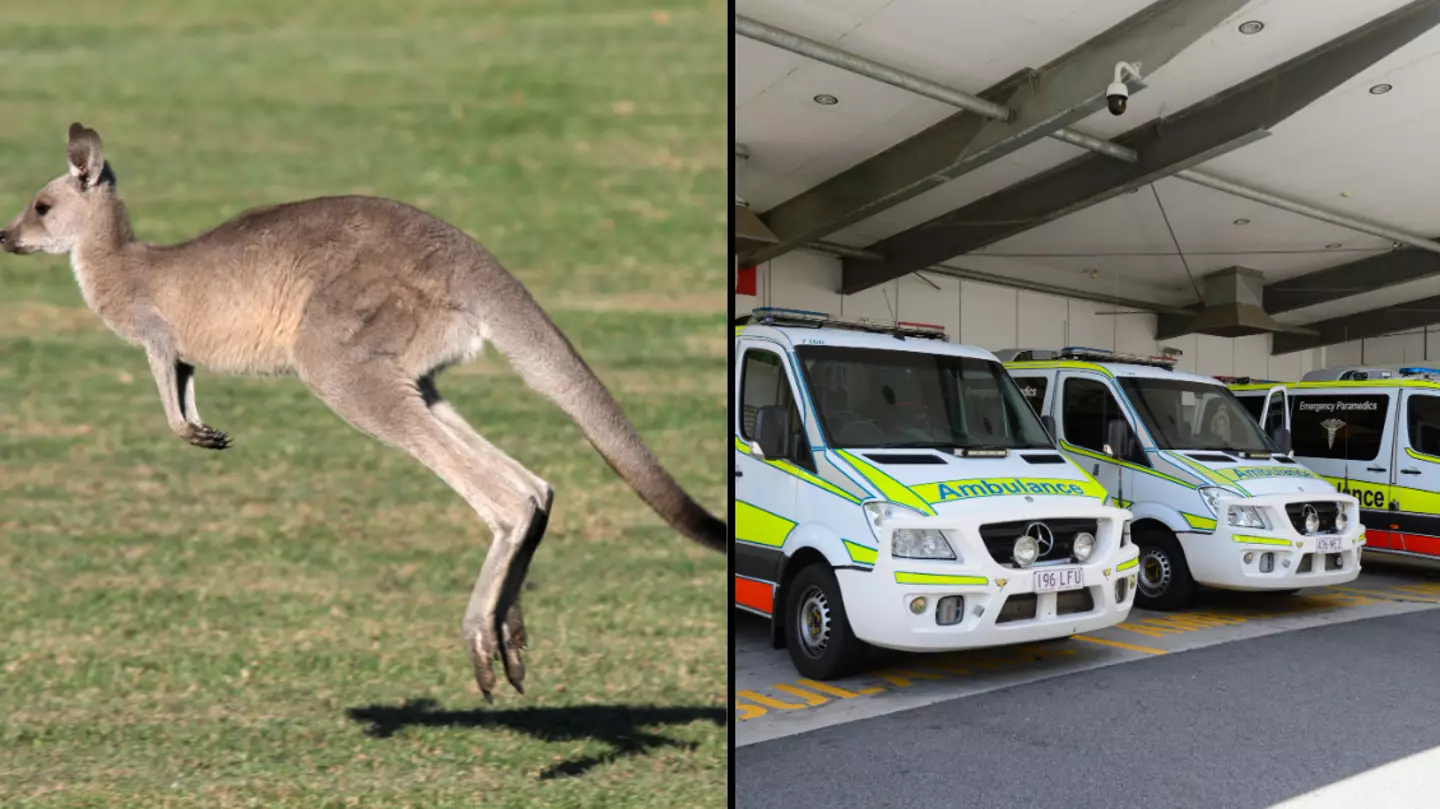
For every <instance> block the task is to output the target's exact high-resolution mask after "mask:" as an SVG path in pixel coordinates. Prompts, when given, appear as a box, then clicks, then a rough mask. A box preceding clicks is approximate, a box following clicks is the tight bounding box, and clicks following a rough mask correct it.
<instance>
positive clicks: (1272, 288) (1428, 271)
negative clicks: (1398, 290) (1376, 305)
mask: <svg viewBox="0 0 1440 809" xmlns="http://www.w3.org/2000/svg"><path fill="white" fill-rule="evenodd" d="M1436 276H1440V255H1436V254H1435V253H1431V252H1429V251H1427V250H1416V249H1414V248H1410V247H1405V248H1400V249H1398V250H1393V251H1391V252H1389V253H1381V254H1379V255H1374V256H1366V257H1365V258H1362V259H1358V260H1356V261H1350V262H1347V263H1345V264H1339V265H1336V266H1334V267H1327V268H1325V269H1323V270H1316V271H1314V272H1308V273H1305V274H1304V275H1299V276H1296V277H1294V278H1287V279H1285V280H1284V281H1276V282H1275V283H1273V284H1266V285H1265V311H1267V312H1269V313H1270V314H1272V315H1273V314H1278V313H1280V312H1293V311H1295V310H1296V309H1304V308H1305V307H1307V306H1316V305H1319V304H1322V303H1330V302H1331V301H1338V300H1341V299H1343V298H1349V297H1352V296H1354V295H1359V294H1361V293H1365V292H1374V291H1375V290H1377V289H1384V288H1385V287H1389V286H1395V285H1396V284H1404V283H1407V282H1410V281H1420V280H1423V279H1426V278H1434V277H1436Z"/></svg>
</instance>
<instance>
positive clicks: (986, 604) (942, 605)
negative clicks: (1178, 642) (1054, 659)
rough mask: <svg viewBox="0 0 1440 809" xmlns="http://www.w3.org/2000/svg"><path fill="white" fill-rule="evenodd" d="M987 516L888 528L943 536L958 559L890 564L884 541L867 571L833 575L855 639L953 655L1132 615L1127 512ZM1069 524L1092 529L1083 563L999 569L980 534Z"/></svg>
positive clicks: (1100, 509)
mask: <svg viewBox="0 0 1440 809" xmlns="http://www.w3.org/2000/svg"><path fill="white" fill-rule="evenodd" d="M987 505H988V504H987ZM985 511H986V512H987V513H985V514H965V515H964V516H963V517H957V516H947V515H939V516H935V517H928V518H920V519H918V520H916V519H907V520H901V521H896V522H895V523H894V524H893V525H891V526H887V528H890V527H899V528H904V527H923V528H933V529H938V530H941V531H943V532H944V533H945V535H946V538H947V541H949V543H950V544H951V546H952V547H953V548H954V550H955V552H956V554H957V556H958V557H959V558H958V559H957V560H943V561H942V560H925V559H908V558H894V557H893V556H892V555H891V550H890V547H889V543H888V541H887V540H886V539H884V538H882V539H881V547H880V549H879V553H878V554H877V558H876V562H875V565H874V567H873V568H872V569H868V570H856V569H838V570H836V571H835V575H836V579H837V580H838V582H839V585H840V590H841V597H842V598H843V599H844V603H845V611H846V615H847V617H848V618H849V622H850V627H851V630H852V631H853V632H854V633H855V636H856V637H857V638H859V639H860V640H863V641H865V642H866V643H869V644H872V645H874V646H879V647H883V648H887V649H898V650H902V651H912V652H930V651H952V650H963V649H976V648H984V647H990V646H1003V645H1007V644H1014V643H1029V642H1034V641H1043V640H1051V639H1055V638H1063V637H1068V636H1070V635H1073V634H1076V633H1080V632H1091V631H1095V630H1098V629H1103V628H1105V627H1108V626H1114V625H1115V624H1118V623H1120V622H1121V621H1124V620H1125V619H1126V617H1127V616H1128V615H1129V614H1130V608H1131V606H1132V605H1133V603H1134V592H1135V577H1136V573H1137V568H1138V555H1139V551H1138V549H1137V548H1136V547H1135V545H1134V543H1133V542H1128V541H1126V542H1125V544H1123V545H1122V541H1124V540H1125V532H1124V530H1123V529H1124V525H1125V522H1126V521H1127V520H1128V519H1129V518H1130V512H1128V511H1126V510H1123V509H1116V508H1109V507H1104V506H1098V505H1096V506H1087V507H1078V508H1077V505H1076V504H1075V502H1074V501H1073V500H1070V501H1069V502H1062V503H1058V504H1053V505H1048V504H1047V505H1040V504H1037V503H1024V504H1022V505H1021V506H1020V507H1019V508H1017V507H1016V504H1010V508H1009V509H1003V508H987V509H986V510H985ZM1066 518H1070V519H1075V518H1081V519H1087V520H1088V519H1095V520H1096V521H1097V533H1096V548H1095V551H1094V553H1093V554H1092V555H1091V556H1090V558H1089V559H1087V560H1086V561H1085V562H1083V563H1060V564H1040V565H1036V566H1032V567H1029V568H1020V567H1016V566H1014V564H1013V563H1002V562H999V561H996V560H995V558H994V557H993V556H992V555H991V553H990V552H989V551H988V550H987V548H986V546H985V544H984V542H983V541H982V540H981V535H980V532H979V528H980V526H981V525H984V524H988V523H1008V522H1014V521H1016V520H1017V519H1018V520H1025V521H1045V520H1051V519H1066ZM957 615H958V620H955V621H954V622H953V623H942V621H944V620H947V619H953V618H954V617H955V616H957Z"/></svg>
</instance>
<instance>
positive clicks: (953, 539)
mask: <svg viewBox="0 0 1440 809" xmlns="http://www.w3.org/2000/svg"><path fill="white" fill-rule="evenodd" d="M745 320H747V321H748V322H746V323H745V324H744V325H742V326H737V328H736V331H735V354H734V357H735V359H734V362H735V368H736V373H735V382H734V384H735V388H734V401H735V403H736V406H735V407H734V408H732V412H733V413H734V425H733V428H734V434H735V516H734V530H733V534H734V554H733V562H732V564H733V570H734V572H735V581H734V588H735V591H734V592H735V594H734V599H735V605H736V606H737V607H738V608H740V609H743V610H747V611H750V612H753V613H756V614H758V615H762V616H764V617H766V618H769V619H770V626H771V638H772V642H773V643H774V645H775V648H781V647H786V648H788V649H789V652H790V657H791V659H792V661H793V662H794V665H795V667H796V669H798V670H799V671H800V673H801V674H803V675H805V676H806V677H811V678H815V679H831V678H834V677H840V676H844V675H845V674H847V673H852V672H854V671H855V670H856V669H857V667H858V665H859V664H860V663H861V662H862V660H863V653H864V650H865V649H866V646H867V645H873V646H877V647H885V648H890V649H900V650H907V651H916V652H923V651H942V650H960V649H970V648H979V647H987V646H998V645H1004V644H1012V643H1026V642H1032V641H1038V640H1048V639H1054V638H1062V637H1067V636H1069V635H1072V634H1075V633H1078V632H1088V631H1093V630H1097V629H1102V628H1104V627H1108V626H1112V625H1114V624H1117V623H1120V622H1121V621H1123V620H1124V619H1125V618H1126V616H1127V615H1128V614H1129V612H1130V607H1131V604H1132V603H1133V598H1132V592H1133V588H1134V576H1135V567H1136V557H1137V552H1136V549H1135V547H1134V545H1133V544H1131V543H1130V542H1129V536H1128V532H1127V531H1126V526H1127V521H1128V519H1129V513H1128V512H1126V511H1125V510H1124V509H1120V508H1115V507H1113V506H1111V505H1109V504H1108V500H1109V498H1108V495H1107V493H1106V492H1105V490H1104V489H1103V488H1102V487H1101V486H1100V485H1099V484H1098V483H1097V482H1095V480H1094V479H1093V478H1091V477H1090V476H1089V475H1087V474H1085V472H1084V470H1082V469H1081V468H1079V467H1078V466H1076V465H1075V464H1074V463H1072V462H1071V461H1069V460H1067V459H1066V458H1065V457H1064V456H1063V455H1062V454H1061V453H1060V452H1058V451H1057V449H1056V446H1055V442H1054V440H1053V439H1052V438H1051V436H1050V435H1049V434H1048V433H1047V432H1046V431H1045V428H1044V427H1043V426H1042V424H1041V422H1040V419H1039V418H1038V417H1036V415H1035V413H1034V412H1033V411H1031V409H1030V407H1029V406H1028V405H1027V404H1026V403H1025V399H1024V397H1023V396H1022V395H1021V393H1020V391H1019V390H1018V389H1017V388H1016V387H1015V383H1014V382H1013V381H1012V380H1011V379H1010V377H1009V376H1008V375H1006V373H1005V371H1004V369H1003V368H1002V367H1001V365H1000V363H999V361H997V360H996V359H995V357H994V355H992V354H990V353H988V352H986V351H984V350H982V349H978V348H972V347H969V346H961V345H956V344H954V343H950V342H948V341H947V340H946V339H945V335H944V332H943V330H940V329H938V328H936V327H924V326H919V325H913V324H912V325H907V324H893V325H891V324H877V323H870V322H865V321H855V320H849V321H843V320H839V319H836V318H832V317H830V316H828V315H826V314H823V313H819V312H804V311H799V310H792V309H773V308H765V309H756V310H755V311H754V312H753V313H752V315H750V316H749V317H748V318H745Z"/></svg>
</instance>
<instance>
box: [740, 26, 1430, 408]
mask: <svg viewBox="0 0 1440 809" xmlns="http://www.w3.org/2000/svg"><path fill="white" fill-rule="evenodd" d="M735 13H736V20H735V29H736V32H735V40H734V47H735V57H734V58H735V62H734V73H735V78H734V83H735V98H734V105H735V106H734V120H735V139H736V161H735V162H736V186H735V187H736V221H737V236H736V251H737V267H738V270H739V271H738V273H737V278H738V280H739V283H738V284H737V289H736V295H735V300H736V313H737V315H739V314H744V313H746V312H748V311H749V310H750V309H752V308H754V307H757V306H779V307H791V308H799V309H808V310H817V311H823V312H828V313H832V314H837V315H841V316H846V317H866V318H874V319H879V320H890V321H895V320H899V321H909V322H922V323H930V324H935V325H940V326H943V327H945V329H946V331H947V333H948V334H949V335H951V339H954V340H957V341H959V342H964V343H969V344H973V345H978V346H981V347H984V348H987V349H991V350H996V349H1001V348H1010V347H1041V348H1058V347H1061V346H1065V345H1083V346H1087V347H1095V348H1106V349H1112V350H1116V351H1121V352H1127V353H1139V354H1146V355H1153V354H1157V353H1159V352H1160V351H1161V349H1163V348H1167V347H1168V348H1173V349H1178V350H1180V351H1181V352H1183V353H1182V355H1181V357H1180V359H1179V362H1178V363H1177V365H1176V367H1177V369H1180V370H1187V371H1193V372H1198V373H1203V374H1207V375H1226V376H1251V377H1259V378H1266V379H1277V380H1282V381H1288V380H1295V379H1298V378H1299V377H1300V376H1301V375H1302V374H1304V373H1305V372H1307V371H1310V370H1312V369H1316V368H1321V367H1329V366H1336V365H1350V364H1365V365H1371V366H1395V367H1399V366H1400V365H1405V364H1409V365H1414V364H1417V363H1419V364H1423V363H1427V362H1434V363H1440V328H1433V326H1434V324H1436V323H1440V242H1437V241H1435V240H1434V239H1432V238H1431V236H1430V235H1429V234H1432V233H1435V232H1436V231H1437V230H1440V225H1437V224H1436V222H1435V221H1434V219H1435V216H1434V214H1433V213H1432V212H1433V211H1436V210H1440V205H1437V203H1440V184H1436V183H1435V182H1433V181H1431V180H1430V179H1429V178H1431V177H1433V176H1437V175H1440V171H1437V169H1440V156H1437V154H1436V150H1435V149H1434V148H1433V143H1434V134H1435V132H1436V129H1437V127H1436V124H1435V123H1434V122H1433V120H1432V119H1431V118H1430V116H1432V115H1435V114H1436V110H1437V108H1440V98H1437V97H1436V95H1435V94H1434V93H1433V92H1431V88H1433V87H1434V86H1436V85H1435V83H1434V82H1433V81H1432V80H1433V79H1440V61H1437V60H1436V59H1435V58H1434V57H1435V56H1436V53H1437V51H1440V31H1437V30H1436V28H1435V26H1436V23H1437V21H1440V9H1437V8H1436V7H1435V6H1434V5H1433V4H1429V3H1414V2H1412V3H1402V2H1396V1H1395V0H1367V2H1364V3H1353V2H1340V1H1339V0H1332V1H1329V2H1316V1H1315V0H1268V1H1266V0H1252V2H1245V0H1160V2H1149V1H1148V0H1099V1H1097V2H1080V0H1005V1H1004V2H1000V0H992V1H991V2H967V3H946V2H933V1H930V0H891V1H888V2H887V0H846V1H845V2H835V3H817V2H806V1H805V0H738V2H737V3H736V6H735ZM1122 61H1123V62H1126V63H1129V64H1130V65H1133V66H1135V67H1136V68H1137V69H1138V72H1139V76H1140V78H1139V79H1138V80H1137V79H1136V77H1135V75H1134V74H1133V73H1131V72H1129V71H1124V72H1123V79H1124V81H1125V84H1126V86H1127V88H1128V90H1129V92H1130V98H1129V100H1128V108H1127V109H1126V110H1125V111H1124V113H1123V114H1122V115H1118V116H1117V115H1113V114H1111V112H1110V111H1109V110H1108V109H1107V105H1106V90H1107V86H1108V85H1109V83H1110V82H1111V81H1112V80H1113V79H1114V78H1115V76H1114V75H1113V74H1114V73H1115V70H1116V69H1115V66H1116V64H1117V63H1118V62H1122ZM749 268H753V269H749Z"/></svg>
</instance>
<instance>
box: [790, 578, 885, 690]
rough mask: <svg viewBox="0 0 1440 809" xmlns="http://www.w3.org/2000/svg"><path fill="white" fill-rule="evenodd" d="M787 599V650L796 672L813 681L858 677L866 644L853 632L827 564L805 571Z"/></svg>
mask: <svg viewBox="0 0 1440 809" xmlns="http://www.w3.org/2000/svg"><path fill="white" fill-rule="evenodd" d="M787 589H788V593H787V595H786V597H785V646H786V648H787V649H789V651H790V660H791V662H792V663H794V664H795V669H796V670H797V671H799V672H800V673H801V674H803V675H805V676H806V677H809V678H810V679H812V680H833V679H835V678H837V677H844V676H846V675H849V674H854V673H855V672H856V671H857V670H858V669H859V667H860V664H861V662H862V661H863V660H864V657H865V649H866V647H865V643H864V641H861V640H860V639H859V638H857V637H855V633H853V632H851V631H850V620H849V619H848V618H847V617H846V616H845V604H844V602H842V601H841V600H840V584H839V583H838V582H837V581H835V573H834V571H832V570H831V569H830V566H829V565H828V564H826V563H824V562H816V563H814V564H811V565H810V566H808V567H806V568H804V569H803V570H801V571H800V572H799V573H798V574H796V576H795V578H794V579H793V580H792V581H791V582H790V586H789V587H788V588H787Z"/></svg>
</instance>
